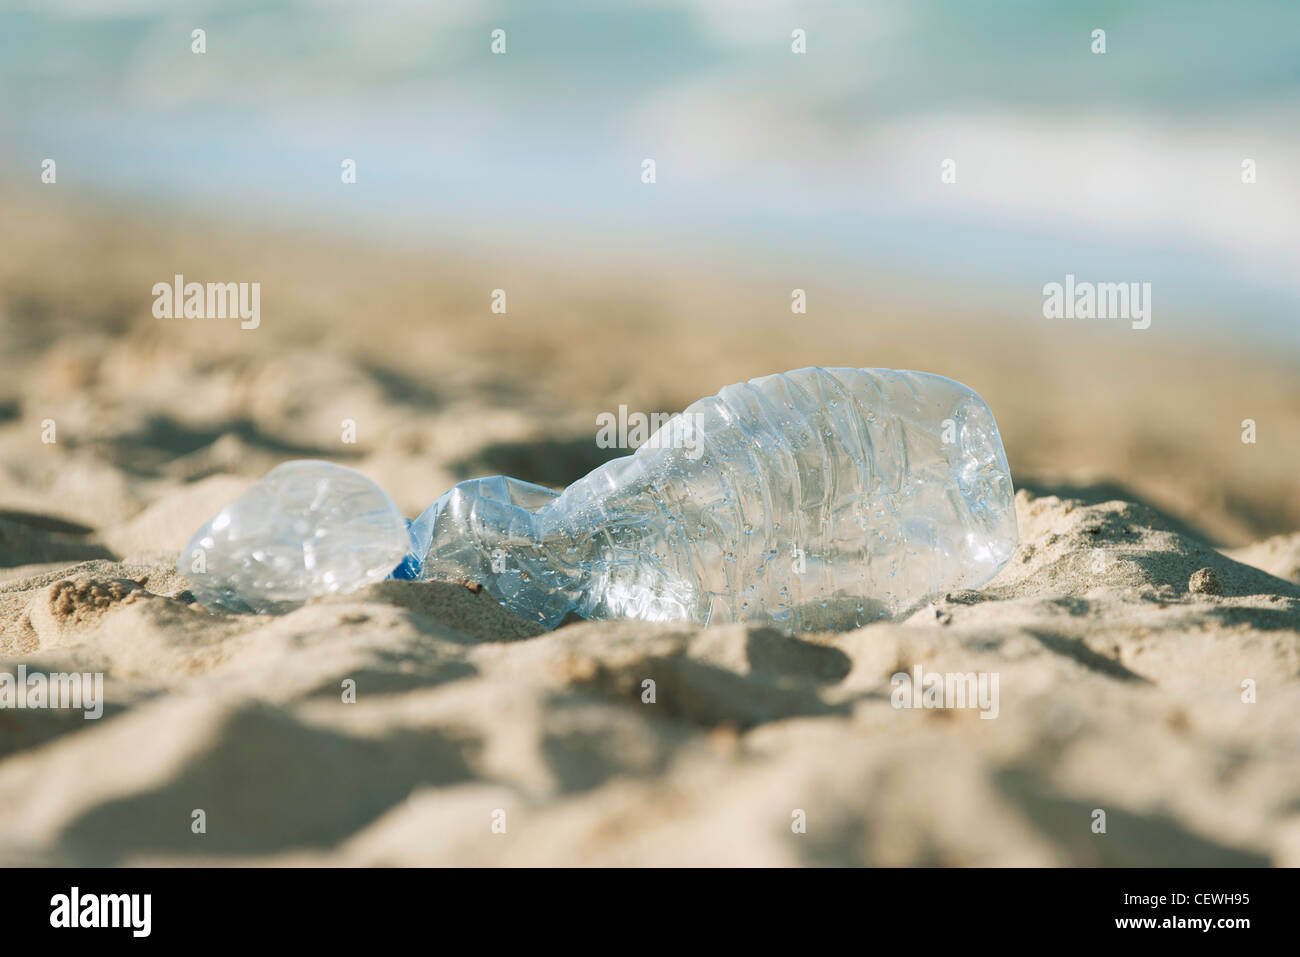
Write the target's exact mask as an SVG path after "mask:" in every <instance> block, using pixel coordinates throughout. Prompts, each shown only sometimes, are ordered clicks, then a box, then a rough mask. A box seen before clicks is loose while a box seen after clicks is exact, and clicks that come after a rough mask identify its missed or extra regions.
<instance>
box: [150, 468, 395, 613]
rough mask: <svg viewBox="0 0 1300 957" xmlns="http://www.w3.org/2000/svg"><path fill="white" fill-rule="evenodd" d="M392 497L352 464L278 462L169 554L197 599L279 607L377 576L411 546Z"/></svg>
mask: <svg viewBox="0 0 1300 957" xmlns="http://www.w3.org/2000/svg"><path fill="white" fill-rule="evenodd" d="M406 529H407V523H406V521H405V519H403V518H402V513H401V512H399V511H398V509H397V505H396V504H394V502H393V500H392V499H391V498H389V497H388V493H387V492H385V491H384V490H383V489H381V488H380V487H379V486H378V485H376V484H375V483H374V482H372V481H370V479H368V478H366V477H365V476H364V475H362V474H361V473H360V472H356V471H354V470H352V469H349V468H344V467H343V466H341V465H334V464H332V463H330V462H317V461H313V460H310V459H302V460H298V461H294V462H285V463H284V464H283V465H278V466H276V467H275V468H273V469H271V471H269V472H267V473H266V475H265V477H263V478H262V480H261V481H260V482H258V483H257V484H256V485H254V486H253V487H252V488H250V489H249V490H248V491H247V492H245V493H244V494H243V495H241V496H240V497H239V498H237V499H235V500H234V501H233V502H231V503H230V504H229V505H227V506H226V507H225V508H223V509H222V510H221V511H220V512H218V513H217V514H216V515H215V516H213V517H212V518H211V519H210V520H209V521H208V522H206V523H205V524H204V525H203V527H202V528H200V529H199V530H198V531H197V532H195V533H194V535H193V536H191V538H190V540H189V543H188V544H186V546H185V548H184V549H182V550H181V554H180V557H179V558H178V559H177V560H176V571H177V573H179V574H180V575H182V576H184V577H185V578H187V579H189V581H190V590H191V591H192V592H193V593H194V596H195V597H196V598H197V599H198V600H199V601H200V602H202V603H203V604H205V605H211V606H213V607H216V608H224V609H226V610H228V611H240V612H249V611H253V612H278V611H285V610H288V609H290V608H293V607H294V606H295V605H298V604H301V603H302V602H303V601H305V600H306V599H308V598H312V597H315V596H317V595H327V594H330V593H331V592H346V591H352V590H353V589H356V588H360V587H361V586H362V585H368V584H370V583H371V582H376V581H383V580H384V579H385V578H387V577H388V576H389V573H391V572H392V570H393V568H394V566H396V565H397V563H398V562H400V561H401V560H402V558H403V556H405V555H406V553H407V550H408V549H409V547H410V538H409V536H408V535H407V531H406Z"/></svg>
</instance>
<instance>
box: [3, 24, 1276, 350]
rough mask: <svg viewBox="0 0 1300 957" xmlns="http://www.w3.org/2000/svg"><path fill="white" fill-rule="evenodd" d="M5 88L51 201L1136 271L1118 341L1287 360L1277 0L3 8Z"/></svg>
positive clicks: (529, 244) (317, 224)
mask: <svg viewBox="0 0 1300 957" xmlns="http://www.w3.org/2000/svg"><path fill="white" fill-rule="evenodd" d="M195 28H202V29H204V30H205V31H206V43H207V52H206V53H204V54H202V55H196V54H194V53H192V52H191V50H190V44H191V38H190V33H191V30H192V29H195ZM497 28H500V29H503V30H505V31H506V52H505V54H503V55H494V54H493V53H492V52H491V50H490V43H491V36H490V34H491V31H492V30H493V29H497ZM796 28H799V29H802V30H805V31H806V34H807V53H806V54H802V55H796V54H794V53H792V52H791V31H792V30H794V29H796ZM1094 28H1102V29H1105V30H1106V43H1107V52H1106V53H1105V54H1104V55H1097V54H1093V53H1092V52H1090V43H1091V39H1090V34H1091V31H1092V30H1093V29H1094ZM0 85H2V86H3V88H4V90H5V91H6V95H5V97H4V99H3V100H0V140H2V141H3V142H4V143H5V148H4V150H3V156H2V158H0V168H2V169H3V175H4V177H5V179H6V180H7V181H11V182H19V183H30V184H35V188H42V187H40V185H39V175H40V166H41V163H42V161H43V160H44V159H45V158H47V157H48V158H54V159H55V160H56V161H57V163H58V186H59V187H62V189H61V190H60V192H61V193H62V192H64V191H68V192H69V194H70V195H71V196H74V197H75V196H85V197H87V198H91V197H97V196H108V197H117V198H121V199H125V200H127V201H136V202H139V203H141V204H142V205H144V206H146V207H148V208H149V209H152V210H157V211H163V212H164V213H165V211H166V210H168V209H176V210H195V209H199V210H206V211H209V212H210V213H211V214H212V215H213V216H214V218H225V219H230V220H233V221H244V222H248V223H258V222H274V223H276V224H278V225H281V226H285V227H289V228H293V227H294V226H299V227H301V228H303V229H306V230H312V231H316V230H321V229H325V230H329V229H331V228H332V230H333V231H335V232H337V233H338V234H339V235H341V236H346V235H349V234H351V235H355V236H357V237H368V236H374V237H388V238H398V237H401V238H403V239H404V240H407V241H410V240H414V241H416V242H431V243H434V244H437V243H443V244H454V245H457V246H460V245H464V247H465V248H467V249H471V248H472V249H479V250H494V249H495V250H507V249H508V250H513V251H515V253H516V254H517V250H518V249H519V248H521V247H522V248H525V249H526V248H536V249H537V250H538V251H539V254H546V253H554V254H560V253H561V252H569V253H571V254H573V255H580V256H587V255H598V254H603V255H604V256H606V257H613V258H617V257H622V258H623V259H625V260H626V261H627V262H628V263H630V264H632V266H633V267H635V264H636V263H637V262H638V259H639V258H640V257H642V256H656V255H659V254H661V253H667V254H673V253H676V254H678V255H680V256H682V257H683V258H699V257H705V261H706V262H712V261H714V260H716V262H717V263H718V268H720V269H722V268H725V267H726V266H727V265H728V264H741V265H743V264H744V263H745V262H746V261H751V262H753V263H771V262H776V263H786V264H788V273H789V275H790V277H791V278H790V281H789V283H788V285H789V286H790V287H791V288H793V287H796V286H801V285H803V284H804V283H803V282H801V281H800V277H801V276H807V275H809V274H810V272H813V271H815V270H816V269H818V268H822V269H824V270H825V271H826V272H828V273H833V274H835V275H837V276H839V277H840V281H842V282H843V283H845V284H847V285H849V286H851V285H852V284H853V283H854V281H855V274H857V275H862V276H865V277H866V278H865V279H863V280H862V286H863V288H864V290H865V289H871V290H872V291H873V294H874V292H875V291H877V290H878V291H879V293H880V294H881V296H882V298H887V297H889V296H891V295H894V294H895V293H896V292H897V291H898V289H901V288H903V287H915V286H917V285H918V284H919V285H926V286H929V287H932V288H933V290H934V296H935V302H936V304H943V305H945V306H946V305H947V304H949V303H953V302H960V301H961V300H962V299H963V298H964V297H967V296H972V297H974V298H977V299H979V301H980V309H979V314H980V315H981V316H983V315H985V314H993V313H997V314H1001V315H1004V316H1006V318H1007V319H1009V320H1020V319H1023V320H1024V321H1026V322H1033V321H1037V322H1045V321H1046V320H1043V319H1042V316H1041V312H1040V309H1041V305H1042V287H1043V285H1044V284H1046V283H1049V282H1060V281H1062V280H1063V278H1064V277H1065V276H1066V275H1067V274H1072V275H1074V276H1076V277H1078V279H1079V280H1080V281H1095V282H1149V283H1151V284H1152V287H1153V306H1154V318H1153V326H1152V329H1151V330H1148V331H1146V332H1143V333H1140V334H1141V335H1150V334H1152V333H1157V334H1159V335H1161V336H1162V337H1167V336H1177V335H1179V334H1182V333H1186V334H1187V335H1188V336H1205V335H1219V336H1223V335H1228V336H1231V337H1232V338H1234V339H1239V340H1243V341H1247V342H1250V343H1254V344H1256V345H1260V346H1263V347H1269V346H1270V345H1273V344H1278V345H1285V346H1289V347H1292V348H1294V347H1297V346H1300V324H1297V323H1296V322H1295V321H1294V317H1295V315H1296V311H1297V306H1300V270H1297V269H1296V268H1295V264H1296V262H1297V261H1300V224H1298V223H1297V216H1296V213H1297V210H1300V173H1298V172H1297V170H1300V127H1298V126H1297V125H1296V123H1295V122H1294V121H1295V117H1296V115H1297V107H1298V106H1300V6H1297V5H1294V4H1287V3H1284V2H1271V0H1249V2H1244V3H1232V4H1228V3H1190V4H1189V3H1175V2H1172V0H1158V2H1153V3H1146V4H1142V5H1141V6H1140V7H1135V6H1128V5H1122V4H1113V3H1103V4H1095V5H1091V6H1089V7H1088V8H1086V9H1084V8H1078V7H1076V6H1074V5H1070V4H1064V3H1060V4H1051V5H1035V4H1026V3H1012V2H1001V3H991V4H987V5H981V6H980V7H979V8H975V7H974V6H972V5H969V4H961V3H956V2H919V3H903V2H889V3H883V4H879V5H876V6H874V7H873V8H872V9H870V10H866V9H863V8H860V7H859V6H857V5H855V4H852V3H848V2H842V3H788V2H757V3H738V2H705V0H677V2H668V0H638V2H630V3H626V4H620V5H605V4H596V3H586V4H584V3H573V2H571V0H569V2H565V3H552V2H533V3H524V2H491V3H483V4H475V5H473V7H472V8H471V7H468V6H465V5H453V4H437V5H429V4H417V3H404V2H403V3H397V2H387V3H376V4H368V5H365V6H356V5H348V4H344V3H334V2H289V0H276V2H271V3H245V2H228V3H220V4H217V3H208V2H203V3H188V4H187V3H180V4H171V3H165V2H162V0H119V2H110V3H91V2H81V0H54V2H47V3H40V4H37V3H14V2H6V3H0ZM645 158H652V159H654V160H655V162H656V174H657V180H656V182H655V183H654V184H653V185H646V184H643V183H642V182H641V169H642V167H641V163H642V160H643V159H645ZM1246 158H1250V159H1253V160H1254V161H1255V162H1256V163H1257V164H1258V177H1259V179H1258V182H1257V183H1254V184H1252V185H1246V184H1243V183H1242V181H1241V163H1242V161H1243V160H1244V159H1246ZM344 159H353V160H355V161H356V164H357V182H356V183H355V184H353V185H346V186H345V185H344V184H342V183H341V182H340V163H341V161H342V160H344ZM945 159H952V160H954V161H955V163H956V173H957V181H956V182H955V183H953V184H944V183H941V181H940V173H941V163H942V162H943V161H944V160H945ZM1094 322H1095V323H1096V324H1097V325H1098V327H1099V328H1100V327H1105V326H1110V325H1114V321H1111V320H1094ZM1134 334H1139V333H1134Z"/></svg>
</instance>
